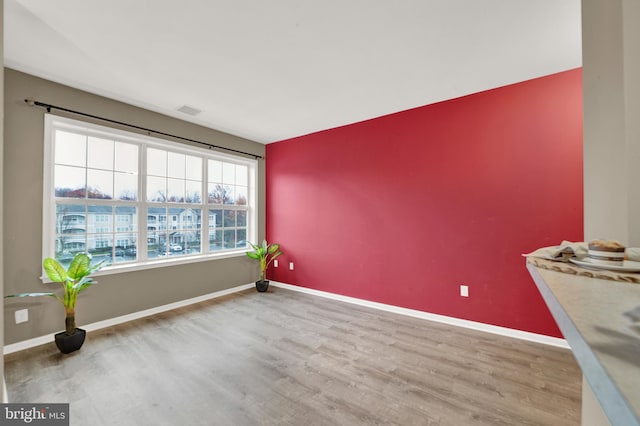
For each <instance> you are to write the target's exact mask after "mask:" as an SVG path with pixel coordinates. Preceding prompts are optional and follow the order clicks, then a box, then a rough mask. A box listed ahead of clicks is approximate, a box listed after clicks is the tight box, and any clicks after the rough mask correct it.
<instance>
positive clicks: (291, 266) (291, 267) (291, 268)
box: [289, 262, 293, 271]
mask: <svg viewBox="0 0 640 426" xmlns="http://www.w3.org/2000/svg"><path fill="white" fill-rule="evenodd" d="M289 270H290V271H293V262H289Z"/></svg>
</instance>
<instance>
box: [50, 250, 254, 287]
mask: <svg viewBox="0 0 640 426" xmlns="http://www.w3.org/2000/svg"><path fill="white" fill-rule="evenodd" d="M247 251H248V250H247V249H239V250H233V251H226V252H224V253H209V254H201V255H193V256H184V257H174V258H171V259H161V260H147V261H145V262H138V263H129V264H120V265H110V266H105V267H104V268H102V269H100V270H99V271H97V272H94V273H93V274H91V276H92V277H99V276H102V275H112V274H121V273H126V272H135V271H143V270H145V269H156V268H164V267H167V266H177V265H186V264H189V263H199V262H208V261H211V260H218V259H228V258H233V257H246V253H247ZM41 279H42V282H44V283H51V282H53V281H51V280H50V279H49V278H48V277H47V276H46V275H43V276H42V277H41Z"/></svg>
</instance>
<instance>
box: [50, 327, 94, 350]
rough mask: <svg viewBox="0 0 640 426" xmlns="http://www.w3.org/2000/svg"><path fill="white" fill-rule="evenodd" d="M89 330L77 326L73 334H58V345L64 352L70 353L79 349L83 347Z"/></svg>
mask: <svg viewBox="0 0 640 426" xmlns="http://www.w3.org/2000/svg"><path fill="white" fill-rule="evenodd" d="M86 335H87V332H86V331H85V330H83V329H81V328H76V329H75V331H74V332H73V334H71V335H69V334H67V333H66V332H64V331H63V332H62V333H58V334H56V336H55V337H56V346H57V347H58V349H60V352H62V353H63V354H68V353H71V352H73V351H77V350H78V349H80V348H81V347H82V344H83V343H84V338H85V336H86Z"/></svg>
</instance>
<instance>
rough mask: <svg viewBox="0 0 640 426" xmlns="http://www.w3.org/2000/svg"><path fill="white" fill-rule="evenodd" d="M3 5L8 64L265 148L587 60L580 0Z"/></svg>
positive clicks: (72, 0) (32, 0)
mask: <svg viewBox="0 0 640 426" xmlns="http://www.w3.org/2000/svg"><path fill="white" fill-rule="evenodd" d="M4 4H5V13H4V17H5V36H4V42H5V46H4V54H5V58H4V60H5V65H6V66H7V67H10V68H13V69H16V70H19V71H24V72H27V73H29V74H33V75H36V76H40V77H44V78H47V79H49V80H53V81H56V82H59V83H63V84H67V85H70V86H73V87H77V88H79V89H83V90H87V91H89V92H92V93H96V94H99V95H103V96H106V97H109V98H113V99H117V100H120V101H124V102H127V103H130V104H133V105H136V106H140V107H143V108H147V109H150V110H153V111H157V112H160V113H164V114H167V115H170V116H174V117H178V118H181V119H184V120H188V121H192V122H194V123H198V124H201V125H205V126H207V127H211V128H214V129H218V130H222V131H225V132H228V133H231V134H234V135H237V136H242V137H245V138H248V139H252V140H255V141H258V142H262V143H269V142H274V141H278V140H282V139H286V138H290V137H294V136H300V135H304V134H308V133H312V132H315V131H318V130H324V129H328V128H333V127H337V126H341V125H344V124H349V123H354V122H357V121H362V120H365V119H369V118H374V117H378V116H381V115H385V114H389V113H393V112H397V111H402V110H406V109H409V108H413V107H417V106H422V105H427V104H430V103H434V102H438V101H441V100H445V99H451V98H455V97H459V96H463V95H466V94H470V93H475V92H478V91H482V90H486V89H490V88H494V87H499V86H503V85H506V84H510V83H515V82H518V81H523V80H528V79H531V78H535V77H540V76H543V75H548V74H552V73H556V72H560V71H565V70H568V69H573V68H576V67H580V66H581V64H582V54H581V29H580V25H581V24H580V0H322V1H318V0H315V1H314V0H272V1H266V0H181V1H175V0H136V1H132V0H110V1H104V0H46V1H43V0H5V1H4ZM25 96H27V94H25ZM38 100H40V101H43V102H51V103H54V104H56V105H60V106H65V105H64V100H60V99H38ZM183 105H188V106H191V107H194V108H197V109H200V110H202V113H200V114H199V115H198V116H196V117H191V116H189V115H186V114H184V113H181V112H178V111H177V108H179V107H181V106H183ZM87 112H90V111H87Z"/></svg>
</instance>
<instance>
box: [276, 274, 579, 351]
mask: <svg viewBox="0 0 640 426" xmlns="http://www.w3.org/2000/svg"><path fill="white" fill-rule="evenodd" d="M270 285H273V286H276V287H281V288H286V289H288V290H293V291H299V292H301V293H307V294H313V295H315V296H320V297H326V298H328V299H333V300H339V301H341V302H346V303H352V304H354V305H360V306H366V307H368V308H373V309H379V310H381V311H386V312H393V313H396V314H400V315H406V316H410V317H414V318H420V319H425V320H428V321H435V322H440V323H444V324H449V325H454V326H457V327H464V328H470V329H472V330H478V331H484V332H486V333H493V334H499V335H501V336H507V337H513V338H516V339H521V340H527V341H530V342H535V343H542V344H545V345H550V346H556V347H559V348H565V349H570V347H569V344H568V343H567V341H566V340H565V339H560V338H558V337H551V336H545V335H543V334H537V333H531V332H528V331H521V330H514V329H512V328H506V327H500V326H497V325H490V324H484V323H481V322H475V321H469V320H464V319H460V318H454V317H448V316H445V315H438V314H431V313H429V312H423V311H417V310H415V309H408V308H401V307H398V306H393V305H387V304H384V303H378V302H371V301H369V300H363V299H357V298H355V297H349V296H342V295H340V294H334V293H328V292H326V291H320V290H314V289H311V288H306V287H300V286H297V285H291V284H285V283H281V282H277V281H270Z"/></svg>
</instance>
